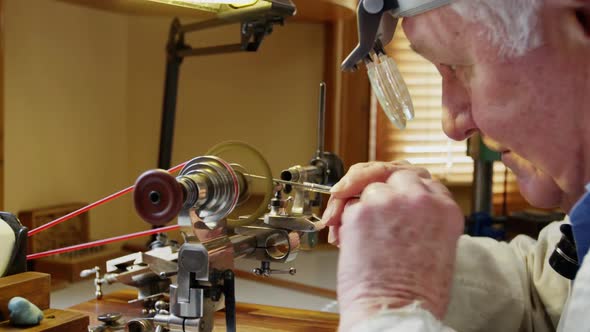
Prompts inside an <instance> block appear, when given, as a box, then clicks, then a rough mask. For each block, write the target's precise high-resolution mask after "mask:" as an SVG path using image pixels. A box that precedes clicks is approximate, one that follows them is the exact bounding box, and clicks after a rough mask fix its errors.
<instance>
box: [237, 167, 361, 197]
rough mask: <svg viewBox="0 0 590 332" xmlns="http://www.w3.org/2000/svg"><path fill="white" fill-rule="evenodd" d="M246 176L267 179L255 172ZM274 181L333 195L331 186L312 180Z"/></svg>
mask: <svg viewBox="0 0 590 332" xmlns="http://www.w3.org/2000/svg"><path fill="white" fill-rule="evenodd" d="M243 175H244V176H247V177H249V178H253V179H259V180H266V177H265V176H261V175H255V174H246V173H244V174H243ZM272 180H273V181H274V182H277V183H282V184H288V185H291V186H295V187H302V188H303V189H305V190H307V191H311V192H314V193H320V194H324V195H331V194H332V192H331V191H330V189H332V187H331V186H326V185H323V184H317V183H312V182H293V181H287V180H281V179H275V178H273V179H272ZM359 197H360V196H359V195H355V196H352V197H351V198H359Z"/></svg>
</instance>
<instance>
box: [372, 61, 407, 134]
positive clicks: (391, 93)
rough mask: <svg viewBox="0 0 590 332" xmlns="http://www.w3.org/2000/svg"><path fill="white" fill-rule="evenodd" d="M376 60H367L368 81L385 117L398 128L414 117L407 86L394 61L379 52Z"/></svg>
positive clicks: (403, 126) (404, 125) (401, 127)
mask: <svg viewBox="0 0 590 332" xmlns="http://www.w3.org/2000/svg"><path fill="white" fill-rule="evenodd" d="M376 60H377V62H368V63H367V70H368V75H369V81H370V82H371V86H372V88H373V92H374V93H375V95H376V96H377V100H379V103H380V104H381V108H383V111H384V112H385V115H386V116H387V118H388V119H389V120H390V121H391V122H392V123H393V124H394V125H395V126H396V127H397V128H399V129H404V128H405V127H406V122H407V121H408V120H412V119H413V118H414V105H413V104H412V98H411V97H410V92H409V91H408V87H407V86H406V83H405V82H404V79H403V78H402V76H401V73H400V72H399V69H398V68H397V65H396V63H395V61H393V59H392V58H390V57H388V56H387V55H386V54H379V55H378V56H377V59H376Z"/></svg>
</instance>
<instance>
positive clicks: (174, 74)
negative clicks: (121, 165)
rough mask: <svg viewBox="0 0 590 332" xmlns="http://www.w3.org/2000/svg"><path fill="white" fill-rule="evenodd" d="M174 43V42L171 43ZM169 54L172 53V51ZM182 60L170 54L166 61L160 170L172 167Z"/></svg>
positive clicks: (159, 159) (159, 156)
mask: <svg viewBox="0 0 590 332" xmlns="http://www.w3.org/2000/svg"><path fill="white" fill-rule="evenodd" d="M171 42H172V43H173V41H171ZM168 52H171V51H170V50H169V51H168ZM181 63H182V58H181V57H178V56H177V55H176V54H170V53H169V54H168V57H167V60H166V76H165V82H164V101H163V103H162V123H161V124H160V148H159V155H158V168H161V169H166V168H168V167H170V160H171V159H172V145H173V142H174V127H175V118H176V97H177V94H178V75H179V71H180V64H181Z"/></svg>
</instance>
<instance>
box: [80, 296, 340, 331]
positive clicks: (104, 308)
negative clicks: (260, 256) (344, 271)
mask: <svg viewBox="0 0 590 332" xmlns="http://www.w3.org/2000/svg"><path fill="white" fill-rule="evenodd" d="M136 294H137V293H136V292H135V291H134V290H126V291H120V292H115V293H112V294H108V295H105V296H104V297H103V299H102V300H100V301H98V300H91V301H88V302H84V303H80V304H78V305H75V306H73V307H71V308H69V309H70V310H76V311H80V312H83V313H85V314H88V315H89V316H90V325H91V326H95V325H98V321H97V320H96V317H97V316H98V315H100V314H103V313H107V312H120V313H122V314H123V316H124V318H125V319H126V320H128V319H130V318H135V317H139V316H140V312H141V305H140V304H133V305H132V304H128V303H127V301H129V300H131V299H134V298H135V297H136ZM268 296H272V295H270V294H268ZM236 311H237V313H236V319H237V324H238V326H237V330H238V331H239V332H270V331H284V332H304V331H314V332H316V331H317V332H328V331H330V332H332V331H336V330H337V329H338V315H337V314H333V313H326V312H318V311H309V310H300V309H289V308H280V307H272V306H266V305H259V304H244V303H238V304H237V305H236ZM214 331H225V313H223V312H218V313H216V315H215V329H214Z"/></svg>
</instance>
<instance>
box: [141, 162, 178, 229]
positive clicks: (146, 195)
mask: <svg viewBox="0 0 590 332" xmlns="http://www.w3.org/2000/svg"><path fill="white" fill-rule="evenodd" d="M133 202H134V203H135V210H136V211H137V214H139V216H140V217H141V218H142V219H143V220H145V221H147V222H148V223H150V224H152V225H154V226H163V225H165V224H167V223H168V222H169V221H170V220H172V219H174V218H175V217H176V216H178V213H180V210H181V209H182V204H183V202H184V195H183V193H182V186H181V184H180V183H178V181H176V178H174V177H173V176H172V175H170V174H169V173H168V172H166V171H164V170H161V169H155V170H151V171H147V172H145V173H143V174H142V175H141V176H140V177H139V178H137V181H135V189H134V193H133Z"/></svg>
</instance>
